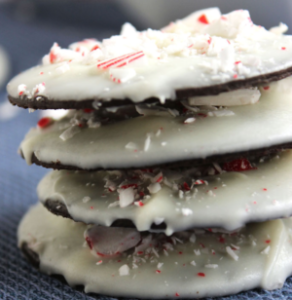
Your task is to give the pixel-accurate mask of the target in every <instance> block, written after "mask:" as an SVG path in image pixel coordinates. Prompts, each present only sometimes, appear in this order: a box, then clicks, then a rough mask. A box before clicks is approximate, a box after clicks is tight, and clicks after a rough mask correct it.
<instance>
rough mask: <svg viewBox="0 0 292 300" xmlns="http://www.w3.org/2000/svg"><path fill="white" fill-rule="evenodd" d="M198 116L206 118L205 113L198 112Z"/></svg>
mask: <svg viewBox="0 0 292 300" xmlns="http://www.w3.org/2000/svg"><path fill="white" fill-rule="evenodd" d="M198 116H200V117H203V118H207V115H206V114H202V113H198Z"/></svg>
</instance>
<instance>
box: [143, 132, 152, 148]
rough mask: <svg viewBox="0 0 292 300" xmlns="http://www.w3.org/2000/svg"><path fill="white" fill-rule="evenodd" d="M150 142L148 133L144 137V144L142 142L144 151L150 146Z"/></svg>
mask: <svg viewBox="0 0 292 300" xmlns="http://www.w3.org/2000/svg"><path fill="white" fill-rule="evenodd" d="M150 143H151V137H150V135H149V134H148V135H147V137H146V140H145V144H144V151H145V152H146V151H148V150H149V148H150Z"/></svg>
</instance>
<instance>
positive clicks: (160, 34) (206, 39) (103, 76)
mask: <svg viewBox="0 0 292 300" xmlns="http://www.w3.org/2000/svg"><path fill="white" fill-rule="evenodd" d="M202 16H203V19H202ZM204 17H205V18H206V19H204ZM123 29H124V30H123V32H122V35H119V36H113V37H111V38H109V39H106V40H104V41H102V42H98V41H95V40H85V41H82V42H79V43H75V44H73V45H71V46H70V49H61V48H60V47H59V46H58V45H57V44H55V45H54V46H53V47H52V49H51V52H50V54H48V55H46V56H45V57H44V59H43V65H40V66H37V67H35V68H32V69H30V70H27V71H25V72H24V73H22V74H19V75H17V76H16V77H15V78H14V79H12V80H11V81H10V83H9V84H8V86H7V90H8V93H9V95H11V96H12V97H15V98H18V97H21V96H23V95H26V96H28V97H30V98H32V97H37V96H39V95H43V96H46V97H47V98H48V99H50V100H51V101H59V100H62V101H66V100H75V101H79V100H84V99H96V100H99V99H103V100H104V101H109V100H111V99H125V98H129V99H131V100H132V101H133V102H136V103H138V102H141V101H143V100H145V99H147V98H150V97H157V98H159V99H160V101H161V102H162V103H163V102H164V101H165V99H172V100H174V99H175V98H176V90H179V89H186V88H201V87H211V86H214V85H220V84H224V83H227V82H231V81H234V80H244V79H248V78H252V77H256V76H260V75H265V74H269V73H273V72H278V71H282V70H285V69H287V68H290V67H292V37H291V36H283V35H281V34H275V33H273V32H269V31H267V30H266V29H264V28H263V27H261V26H256V25H254V24H253V23H252V21H251V19H250V16H249V13H248V11H243V10H241V11H234V12H231V13H230V14H228V15H224V16H221V13H220V11H219V10H218V9H211V10H205V11H200V12H196V13H194V14H192V15H191V16H189V17H187V18H185V19H183V20H180V21H178V22H176V23H175V24H171V25H170V26H168V27H166V28H164V29H163V30H161V31H159V30H151V29H148V30H146V31H143V32H138V31H136V30H135V29H134V28H133V27H131V26H129V25H127V26H125V27H124V28H123ZM128 54H129V55H130V56H129V57H128V58H127V56H123V55H128ZM125 57H126V58H125ZM112 59H114V61H112ZM110 60H111V61H110Z"/></svg>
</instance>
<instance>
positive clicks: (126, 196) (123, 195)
mask: <svg viewBox="0 0 292 300" xmlns="http://www.w3.org/2000/svg"><path fill="white" fill-rule="evenodd" d="M118 192H119V198H120V207H127V206H129V205H130V204H132V203H133V202H134V200H135V195H134V189H133V188H132V187H129V188H126V189H123V188H122V189H120V190H118Z"/></svg>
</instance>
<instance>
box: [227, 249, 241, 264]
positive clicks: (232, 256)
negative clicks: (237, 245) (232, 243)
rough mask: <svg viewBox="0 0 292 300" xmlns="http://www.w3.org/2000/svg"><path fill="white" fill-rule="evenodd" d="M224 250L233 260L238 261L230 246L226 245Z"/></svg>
mask: <svg viewBox="0 0 292 300" xmlns="http://www.w3.org/2000/svg"><path fill="white" fill-rule="evenodd" d="M226 252H227V254H228V255H229V256H230V257H231V258H232V259H234V260H235V261H238V258H239V257H238V255H237V254H236V253H235V252H234V251H233V250H232V249H231V247H229V246H227V247H226Z"/></svg>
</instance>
